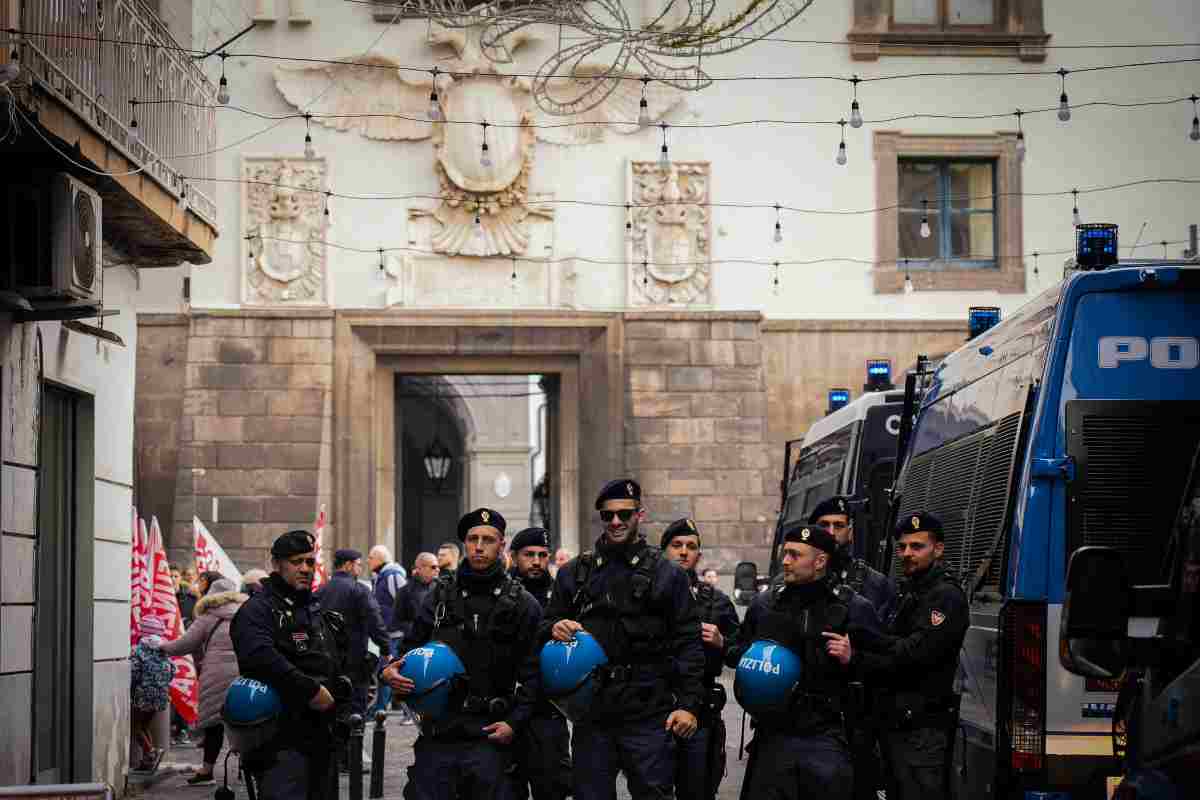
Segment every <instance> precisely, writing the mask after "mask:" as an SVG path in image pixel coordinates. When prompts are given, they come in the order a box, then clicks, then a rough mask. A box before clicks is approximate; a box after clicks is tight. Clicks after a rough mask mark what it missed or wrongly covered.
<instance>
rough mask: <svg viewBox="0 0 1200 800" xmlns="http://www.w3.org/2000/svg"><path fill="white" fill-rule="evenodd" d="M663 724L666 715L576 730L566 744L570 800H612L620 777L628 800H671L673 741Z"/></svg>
mask: <svg viewBox="0 0 1200 800" xmlns="http://www.w3.org/2000/svg"><path fill="white" fill-rule="evenodd" d="M666 721H667V715H666V714H655V715H654V716H652V717H647V718H645V719H639V720H633V721H630V722H621V721H618V722H608V723H605V724H603V725H601V724H597V723H594V722H580V723H578V724H576V725H575V729H574V735H573V736H572V739H571V753H572V756H573V757H574V761H575V769H574V770H573V771H572V774H571V788H572V792H573V794H574V796H575V800H613V798H615V797H616V796H617V774H618V773H620V772H624V773H625V782H626V784H627V785H628V786H629V794H630V795H631V796H632V797H633V800H671V798H672V797H673V796H674V787H675V751H676V739H675V735H674V734H672V733H671V732H670V731H668V730H667V729H666Z"/></svg>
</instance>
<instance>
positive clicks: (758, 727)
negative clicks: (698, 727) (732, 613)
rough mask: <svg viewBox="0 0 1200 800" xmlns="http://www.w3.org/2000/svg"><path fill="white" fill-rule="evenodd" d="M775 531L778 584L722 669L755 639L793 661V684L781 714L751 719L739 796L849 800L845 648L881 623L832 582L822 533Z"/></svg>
mask: <svg viewBox="0 0 1200 800" xmlns="http://www.w3.org/2000/svg"><path fill="white" fill-rule="evenodd" d="M782 533H783V542H782V544H781V545H780V550H781V552H780V562H781V564H782V575H781V579H779V580H776V581H775V582H774V583H773V584H772V586H771V587H770V588H769V589H768V590H767V591H765V592H762V593H760V594H759V595H758V596H757V597H755V598H754V600H753V601H752V602H751V604H750V608H749V609H747V611H746V618H745V620H744V621H743V622H742V626H741V630H740V631H739V632H738V639H737V642H736V643H735V644H733V645H732V646H731V647H730V648H729V649H728V650H727V652H726V663H727V664H728V665H729V666H731V667H736V666H737V665H738V662H739V660H740V659H741V657H742V654H743V653H745V652H746V650H747V649H749V647H750V645H751V644H752V643H754V642H755V641H758V640H770V641H772V642H776V643H778V644H779V645H781V646H782V647H784V648H786V649H787V650H789V651H791V653H794V654H795V656H796V657H798V658H799V661H800V664H801V670H800V682H799V684H798V685H797V687H796V690H795V691H792V692H790V693H789V694H788V695H786V698H787V699H785V700H784V701H783V703H781V704H780V706H779V707H778V708H774V709H770V710H767V711H765V712H762V713H759V714H757V715H755V717H754V722H755V734H754V740H753V741H752V742H751V744H750V752H751V760H750V763H749V765H748V767H747V769H746V778H745V781H744V782H743V783H742V794H741V797H742V798H743V800H749V798H763V797H770V798H777V800H791V799H792V798H799V797H821V798H829V799H830V800H849V799H850V798H851V797H853V780H854V775H853V769H852V767H851V761H850V754H849V751H848V748H847V745H846V740H845V738H844V736H843V732H842V713H843V707H844V705H845V703H846V702H847V697H848V694H849V684H850V682H851V680H852V678H853V677H854V675H853V673H852V670H851V668H850V659H851V657H852V655H853V651H852V650H851V642H854V643H856V644H858V645H859V646H860V647H861V646H864V645H868V644H869V643H870V642H872V641H873V640H874V639H875V637H877V636H878V635H879V622H878V619H877V618H876V616H875V610H874V608H872V607H871V604H870V603H868V602H867V601H866V600H865V599H863V598H862V597H861V596H859V595H857V594H855V593H854V592H852V591H851V590H850V589H849V587H847V586H845V585H844V584H840V583H835V582H834V581H833V580H832V578H831V575H830V573H829V569H830V563H831V561H832V558H833V555H834V553H836V552H837V542H836V540H835V539H834V538H833V536H832V535H831V534H830V533H829V532H828V531H826V530H825V529H824V528H820V527H817V526H815V525H811V526H810V525H806V524H804V523H801V522H792V523H789V524H787V525H786V526H785V527H784V529H783V532H782Z"/></svg>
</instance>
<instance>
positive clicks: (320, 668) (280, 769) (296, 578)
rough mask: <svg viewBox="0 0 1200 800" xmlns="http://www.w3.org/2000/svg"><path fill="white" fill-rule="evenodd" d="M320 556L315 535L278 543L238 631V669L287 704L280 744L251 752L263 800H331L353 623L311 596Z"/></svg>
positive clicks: (248, 761) (292, 535) (248, 758)
mask: <svg viewBox="0 0 1200 800" xmlns="http://www.w3.org/2000/svg"><path fill="white" fill-rule="evenodd" d="M315 551H316V540H315V539H314V538H313V535H312V534H311V533H309V532H308V531H289V532H288V533H285V534H284V535H282V536H280V537H279V538H278V539H276V540H275V543H274V544H273V545H272V546H271V559H272V560H271V564H272V566H273V568H274V571H273V572H272V573H271V575H270V576H269V577H268V578H267V579H265V580H264V581H263V589H262V591H261V592H259V593H258V594H256V595H254V596H253V597H251V598H250V599H249V600H247V601H246V602H245V603H243V604H242V607H241V608H240V609H238V613H237V615H236V616H235V617H234V618H233V624H232V625H231V626H230V631H229V634H230V637H231V638H232V640H233V648H234V652H235V653H236V654H237V661H238V671H239V672H240V673H241V674H242V676H243V677H246V678H253V679H254V680H257V681H261V682H262V683H265V684H267V685H268V686H270V687H271V688H273V689H274V690H275V691H276V692H278V693H279V696H280V699H281V701H282V703H283V712H282V714H281V716H280V718H279V721H278V734H277V735H276V736H275V738H274V740H272V741H271V742H269V743H267V744H266V745H264V746H262V747H261V748H259V749H258V750H255V751H254V752H252V753H243V756H244V757H245V767H246V770H247V771H248V772H249V773H250V775H251V776H252V777H253V779H254V781H255V783H257V784H258V797H259V798H261V800H299V798H308V800H324V798H326V797H328V796H329V792H328V789H329V787H330V782H331V779H332V778H333V777H334V773H333V772H332V771H331V769H330V768H331V765H332V762H331V759H330V757H329V756H330V752H331V751H332V749H333V724H334V721H335V720H334V715H335V705H336V701H335V699H334V696H335V694H337V695H338V696H339V697H340V696H343V695H344V696H346V699H347V700H348V699H349V694H350V691H351V687H350V682H349V680H348V679H347V678H346V677H345V652H346V649H347V640H346V635H345V624H344V622H343V621H342V619H341V615H340V614H337V613H336V612H332V611H326V610H324V609H322V608H321V604H320V603H318V602H317V600H316V599H315V598H314V597H313V596H312V594H311V589H312V579H313V574H314V572H315V571H316V564H317V560H316V558H317V556H316V552H315Z"/></svg>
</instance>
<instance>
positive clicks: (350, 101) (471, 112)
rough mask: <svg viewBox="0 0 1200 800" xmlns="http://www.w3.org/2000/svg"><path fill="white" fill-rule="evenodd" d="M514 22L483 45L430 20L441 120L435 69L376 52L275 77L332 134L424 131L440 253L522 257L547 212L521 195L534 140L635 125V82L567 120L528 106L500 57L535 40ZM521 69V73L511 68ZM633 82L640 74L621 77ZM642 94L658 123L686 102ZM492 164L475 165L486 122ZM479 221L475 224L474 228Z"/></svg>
mask: <svg viewBox="0 0 1200 800" xmlns="http://www.w3.org/2000/svg"><path fill="white" fill-rule="evenodd" d="M533 38H534V36H533V34H532V32H531V31H530V30H529V29H522V30H520V31H517V32H515V33H513V34H511V35H510V36H509V37H507V38H505V39H504V40H502V42H501V43H500V44H498V45H497V46H496V47H503V51H502V52H496V48H492V50H491V51H488V52H485V51H484V48H483V46H482V45H481V43H480V39H479V30H478V29H477V28H455V29H450V28H444V27H441V26H438V25H434V26H432V29H431V33H430V36H429V39H428V41H429V44H430V45H431V47H437V46H444V47H449V48H450V49H451V51H452V52H453V53H454V56H453V57H452V58H450V59H447V60H445V61H443V62H442V63H441V64H440V65H439V73H438V75H437V79H436V80H437V93H438V99H439V102H440V105H441V109H442V120H441V121H438V122H431V121H430V120H429V117H428V112H429V106H430V93H431V92H432V91H433V88H434V75H433V74H432V72H417V71H412V70H411V69H401V65H400V64H399V63H397V62H396V61H394V60H392V59H389V58H387V57H385V56H378V55H375V56H368V57H365V58H356V59H347V63H338V64H323V65H319V66H304V67H295V68H293V67H281V68H279V69H277V70H276V72H275V84H276V86H277V87H278V89H279V91H280V92H281V93H282V94H283V96H284V98H285V99H286V100H287V101H288V102H289V103H290V104H292V105H293V106H295V107H296V108H298V109H302V110H304V111H306V112H308V113H311V114H312V115H313V122H316V123H319V124H321V125H324V126H326V127H329V128H332V129H334V130H339V131H355V132H357V133H358V134H359V135H361V136H365V137H367V138H368V139H379V140H385V141H417V140H423V139H432V140H433V143H434V153H435V163H434V168H435V170H436V172H437V174H438V179H439V183H440V184H441V187H442V192H441V194H442V198H441V204H440V206H439V207H438V208H435V209H429V210H428V211H427V213H428V214H430V215H431V216H433V217H434V218H435V219H437V221H438V222H439V223H440V224H441V226H442V229H441V231H440V232H438V233H437V234H435V236H434V237H433V247H434V250H435V251H437V252H442V253H448V254H454V255H458V254H462V255H478V256H490V255H519V254H523V253H525V252H526V248H527V247H528V244H529V233H528V231H527V230H526V227H527V226H526V224H525V220H526V218H527V217H528V216H529V214H530V213H546V212H545V210H544V209H538V208H536V207H532V206H531V205H530V204H529V202H528V181H529V172H530V170H531V168H532V165H533V157H534V141H535V139H540V140H541V141H543V142H549V143H553V144H559V145H585V144H594V143H598V142H601V141H603V140H604V138H605V136H606V134H607V132H608V131H610V130H611V131H615V132H617V133H622V134H628V133H633V132H635V131H637V130H638V124H637V118H638V111H639V101H640V100H641V97H642V91H643V84H642V82H641V81H640V80H624V81H620V83H619V85H618V87H617V89H616V90H615V91H613V92H612V94H611V95H609V97H608V98H607V99H606V100H605V101H604V102H603V103H602V104H600V105H598V106H596V107H595V108H592V109H590V110H587V111H584V112H582V113H580V114H576V115H574V116H551V115H549V114H546V113H545V112H543V111H542V110H541V109H539V108H538V106H537V104H536V103H534V102H533V96H532V94H531V91H530V88H531V87H530V81H529V80H528V79H527V78H524V77H517V76H513V75H507V74H505V72H504V71H503V70H504V68H505V65H506V64H510V63H512V62H513V60H514V59H513V56H514V54H515V53H517V51H518V50H519V49H520V47H521V46H522V45H523V44H524V43H526V42H527V41H530V40H531V39H533ZM606 69H607V68H606V67H604V66H599V65H595V66H593V65H586V64H585V65H580V66H579V67H577V68H576V69H575V71H574V75H573V77H570V78H554V79H552V80H551V81H550V82H549V85H548V90H549V91H551V92H553V91H554V90H555V89H561V90H562V91H563V92H564V93H565V94H569V93H570V92H571V91H572V90H577V89H578V87H579V86H580V85H582V84H585V83H587V82H590V81H595V80H597V79H598V78H597V77H596V76H600V75H604V74H605V70H606ZM512 71H514V72H518V71H520V70H518V69H513V70H512ZM630 76H631V77H634V78H637V77H639V76H637V75H632V74H631V75H630ZM645 88H646V99H647V102H648V106H649V113H650V116H651V118H652V120H659V119H661V118H662V117H663V116H664V115H665V114H666V113H668V112H669V111H670V110H671V109H672V108H674V107H675V106H676V105H677V104H679V103H680V102H681V101H682V99H683V94H684V93H683V92H682V91H681V90H679V89H675V88H672V87H670V86H666V85H662V84H655V83H650V84H649V85H648V86H646V87H645ZM482 122H487V123H488V127H487V131H486V135H487V143H488V153H489V156H490V158H491V162H492V163H491V165H490V166H484V165H483V164H482V163H481V158H480V156H481V147H480V146H481V144H482V143H483V136H484V130H483V126H482V125H480V124H477V123H482ZM476 217H478V218H479V224H478V225H476V224H475V220H476Z"/></svg>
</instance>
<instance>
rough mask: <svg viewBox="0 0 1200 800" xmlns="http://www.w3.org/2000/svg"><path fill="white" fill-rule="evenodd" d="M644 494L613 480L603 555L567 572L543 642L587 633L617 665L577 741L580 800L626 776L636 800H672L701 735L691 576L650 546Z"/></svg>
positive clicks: (605, 505)
mask: <svg viewBox="0 0 1200 800" xmlns="http://www.w3.org/2000/svg"><path fill="white" fill-rule="evenodd" d="M641 498H642V490H641V487H640V486H638V484H637V483H636V482H635V481H633V480H631V479H628V478H622V479H619V480H615V481H610V482H609V483H608V484H606V485H605V486H604V488H603V489H601V490H600V495H599V496H598V497H597V498H596V509H597V510H598V511H599V512H600V519H601V520H602V521H603V523H604V532H603V534H602V535H601V537H600V539H599V540H598V541H597V542H596V546H595V550H593V551H589V552H586V553H582V554H581V555H579V556H578V557H577V558H574V559H572V560H571V561H569V562H568V563H567V564H566V565H565V566H563V567H562V568H561V569H559V571H558V575H557V576H556V578H555V583H554V594H553V596H552V597H551V598H550V605H549V606H548V607H547V609H546V619H545V620H544V621H543V623H542V636H543V637H544V638H549V637H551V636H553V638H554V639H556V640H558V641H560V642H568V641H571V638H572V637H573V636H574V635H575V633H576V632H577V631H579V630H584V629H586V631H587V632H588V633H590V634H591V635H592V636H594V637H595V639H596V641H597V642H599V644H600V645H601V647H603V649H604V652H605V654H606V655H607V657H608V664H607V665H606V666H604V667H602V668H601V670H600V672H599V673H598V675H599V678H600V686H599V688H598V690H597V692H596V697H595V700H594V702H593V705H592V707H591V710H590V713H588V714H587V716H586V717H585V718H584V719H582V720H580V721H578V722H576V724H575V725H574V730H573V738H572V741H571V745H572V747H571V749H572V754H573V756H574V762H575V769H574V770H573V772H572V790H573V795H574V797H575V800H610V798H612V797H614V796H615V795H616V781H617V773H618V772H624V773H625V777H626V781H627V783H628V785H629V791H630V794H631V795H633V797H634V800H642V799H643V798H650V797H663V798H669V797H671V796H672V787H673V785H674V782H675V749H676V740H677V739H687V738H688V737H690V736H692V735H693V734H694V733H695V731H696V726H697V724H698V723H697V718H698V716H699V715H700V712H701V708H702V707H703V703H704V687H703V675H704V651H703V649H702V647H703V645H702V643H701V640H700V621H699V618H698V615H697V612H696V608H695V602H694V600H693V599H692V594H691V589H690V587H689V586H688V579H687V575H686V574H685V573H684V572H683V570H681V569H680V568H679V567H678V566H677V565H675V564H672V563H671V562H670V561H669V560H667V559H665V558H662V557H661V552H660V551H659V549H658V548H657V547H653V546H651V545H648V544H647V543H646V540H645V538H644V537H643V536H642V534H641V533H640V532H639V530H638V527H639V525H640V523H641V521H642V519H643V518H644V516H645V510H644V509H643V508H642V503H641Z"/></svg>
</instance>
